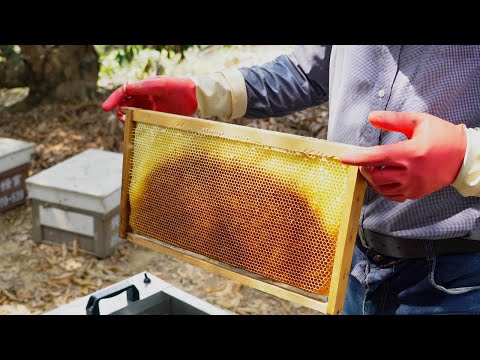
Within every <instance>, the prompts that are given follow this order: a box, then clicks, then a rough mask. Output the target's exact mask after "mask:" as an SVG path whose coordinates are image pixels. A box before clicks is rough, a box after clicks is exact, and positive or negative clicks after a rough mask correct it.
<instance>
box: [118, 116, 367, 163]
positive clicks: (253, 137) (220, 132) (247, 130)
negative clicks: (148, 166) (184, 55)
mask: <svg viewBox="0 0 480 360" xmlns="http://www.w3.org/2000/svg"><path fill="white" fill-rule="evenodd" d="M126 109H128V110H129V111H133V114H134V116H133V117H134V119H135V120H134V121H135V122H141V123H146V124H152V125H160V126H165V127H169V128H174V129H180V130H187V129H186V128H185V122H186V121H188V125H189V129H188V130H192V131H195V132H197V133H200V134H205V135H212V136H215V135H216V136H221V137H223V138H229V139H232V140H237V141H242V142H247V143H251V144H256V145H264V146H265V145H266V146H271V147H275V148H280V149H284V150H288V151H293V152H296V153H302V154H305V155H311V156H315V155H321V154H322V155H325V156H329V157H333V158H336V159H338V158H339V157H340V154H341V153H343V152H344V151H347V150H357V149H359V147H358V146H354V145H348V144H342V143H337V142H327V141H325V140H322V139H317V138H309V137H304V136H298V135H293V134H287V133H282V132H278V131H272V130H264V129H257V128H253V127H249V126H242V125H236V124H230V123H225V122H220V121H213V120H206V119H199V118H194V117H189V116H182V115H175V114H168V113H162V112H158V111H150V110H142V109H137V108H126ZM229 130H234V132H235V135H233V134H228V131H229Z"/></svg>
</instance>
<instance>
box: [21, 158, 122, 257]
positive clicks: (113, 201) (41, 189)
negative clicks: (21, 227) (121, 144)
mask: <svg viewBox="0 0 480 360" xmlns="http://www.w3.org/2000/svg"><path fill="white" fill-rule="evenodd" d="M121 178H122V155H121V154H117V153H112V152H109V151H100V150H87V151H84V152H83V153H81V154H79V155H76V156H74V157H72V158H70V159H68V160H65V161H64V162H62V163H60V164H57V165H55V166H53V167H51V168H49V169H47V170H44V171H42V172H41V173H39V174H37V175H35V176H32V177H31V178H29V179H28V180H27V189H28V192H29V197H30V198H31V199H32V207H33V238H34V240H36V241H41V242H49V243H67V244H69V245H70V244H71V243H72V242H73V241H76V242H77V245H78V247H79V248H80V249H81V250H83V251H85V252H88V253H91V254H94V255H96V256H97V257H100V258H103V257H106V256H108V255H110V254H111V253H112V252H113V250H114V249H115V247H116V246H117V245H118V244H119V243H120V242H121V240H120V238H119V237H118V224H119V205H120V187H121Z"/></svg>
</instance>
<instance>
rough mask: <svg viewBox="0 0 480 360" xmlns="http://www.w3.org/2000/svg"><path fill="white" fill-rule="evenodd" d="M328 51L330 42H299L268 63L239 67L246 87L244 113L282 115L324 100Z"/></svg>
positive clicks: (328, 61)
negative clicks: (290, 49)
mask: <svg viewBox="0 0 480 360" xmlns="http://www.w3.org/2000/svg"><path fill="white" fill-rule="evenodd" d="M330 53H331V46H330V45H325V46H323V45H302V46H297V47H296V48H295V50H294V51H293V53H292V54H290V55H281V56H279V57H277V58H276V59H275V60H273V61H272V62H270V63H267V64H264V65H261V66H252V67H248V68H240V69H239V70H240V72H241V74H242V75H243V78H244V80H245V86H246V90H247V109H246V114H245V116H246V117H249V118H263V117H270V116H274V117H275V116H284V115H287V114H290V113H292V112H294V111H298V110H303V109H306V108H308V107H311V106H315V105H319V104H321V103H323V102H325V101H326V100H327V99H328V79H329V65H330Z"/></svg>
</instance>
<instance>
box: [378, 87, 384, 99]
mask: <svg viewBox="0 0 480 360" xmlns="http://www.w3.org/2000/svg"><path fill="white" fill-rule="evenodd" d="M378 96H379V97H381V98H383V97H384V96H385V90H383V89H380V90H378Z"/></svg>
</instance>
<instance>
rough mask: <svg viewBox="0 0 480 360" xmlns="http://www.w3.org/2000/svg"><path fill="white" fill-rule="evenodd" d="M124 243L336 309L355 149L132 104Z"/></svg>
mask: <svg viewBox="0 0 480 360" xmlns="http://www.w3.org/2000/svg"><path fill="white" fill-rule="evenodd" d="M125 111H126V113H127V116H126V127H125V146H124V149H125V151H124V158H123V180H122V199H121V219H120V237H121V238H126V239H129V240H131V241H133V242H135V243H138V244H140V245H143V246H146V247H149V248H151V249H154V250H156V251H160V252H163V253H165V254H167V255H170V256H173V257H176V258H178V259H181V260H183V261H186V262H189V263H191V264H193V265H196V266H198V267H201V268H203V269H206V270H209V271H211V272H213V273H216V274H219V275H222V276H225V277H227V278H230V279H233V280H236V281H238V282H240V283H243V284H246V285H248V286H251V287H254V288H256V289H259V290H262V291H264V292H267V293H270V294H273V295H276V296H278V297H281V298H284V299H287V300H290V301H294V302H297V303H300V304H302V305H304V306H307V307H310V308H313V309H316V310H318V311H321V312H324V313H328V314H339V313H340V312H341V310H342V308H343V303H344V298H345V292H346V286H347V281H348V274H349V270H350V265H351V259H352V254H353V248H354V244H355V238H356V234H357V228H358V221H359V217H360V211H361V207H362V202H363V195H364V192H365V187H366V183H365V180H364V179H363V178H362V177H361V176H360V175H359V171H358V168H357V167H354V166H348V165H345V164H342V163H341V162H340V161H339V160H338V155H339V154H340V153H341V152H342V151H344V150H346V149H347V148H349V149H352V148H354V147H352V146H348V145H344V144H338V143H332V142H327V141H324V140H319V139H313V138H307V137H301V136H295V135H289V134H283V133H278V132H273V131H267V130H260V129H254V128H249V127H244V126H238V125H232V124H226V123H221V122H216V121H209V120H203V119H196V118H191V117H184V116H178V115H172V114H165V113H160V112H153V111H146V110H140V109H133V108H128V109H125Z"/></svg>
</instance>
